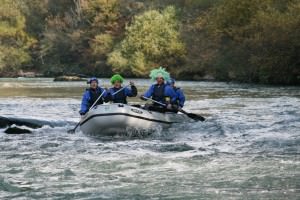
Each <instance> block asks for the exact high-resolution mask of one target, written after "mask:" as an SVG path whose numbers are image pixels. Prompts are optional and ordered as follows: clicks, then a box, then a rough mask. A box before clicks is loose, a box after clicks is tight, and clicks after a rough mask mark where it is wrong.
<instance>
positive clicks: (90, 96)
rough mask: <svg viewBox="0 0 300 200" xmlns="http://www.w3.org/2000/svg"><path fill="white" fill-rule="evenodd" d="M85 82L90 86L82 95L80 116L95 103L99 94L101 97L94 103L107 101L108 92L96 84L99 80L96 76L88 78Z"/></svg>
mask: <svg viewBox="0 0 300 200" xmlns="http://www.w3.org/2000/svg"><path fill="white" fill-rule="evenodd" d="M87 83H88V84H90V88H88V89H86V91H85V92H84V93H83V96H82V101H81V108H80V111H79V114H80V115H81V116H83V115H85V114H86V113H87V112H88V111H89V109H90V107H91V106H92V105H93V104H94V103H95V101H96V100H97V99H98V98H99V96H100V95H101V94H102V96H101V98H100V99H99V100H98V101H97V103H96V104H95V105H99V104H103V102H107V95H108V93H107V91H106V90H105V89H104V88H101V87H99V86H98V84H99V82H98V79H97V78H96V77H92V78H90V79H89V80H88V82H87Z"/></svg>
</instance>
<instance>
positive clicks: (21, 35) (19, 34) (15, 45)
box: [0, 0, 35, 71]
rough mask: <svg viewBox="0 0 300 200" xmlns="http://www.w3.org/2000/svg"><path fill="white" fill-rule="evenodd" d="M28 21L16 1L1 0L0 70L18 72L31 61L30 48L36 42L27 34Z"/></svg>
mask: <svg viewBox="0 0 300 200" xmlns="http://www.w3.org/2000/svg"><path fill="white" fill-rule="evenodd" d="M25 24H26V19H25V16H24V15H23V14H22V13H21V11H20V6H19V4H17V3H16V2H15V1H10V0H1V7H0V52H1V53H0V70H1V71H9V70H17V69H19V68H21V67H22V65H24V64H26V63H28V62H29V61H30V60H31V57H30V55H29V48H30V47H31V46H32V45H33V44H34V43H35V40H34V39H33V38H32V37H30V36H29V35H28V34H27V33H26V32H25V28H26V27H25Z"/></svg>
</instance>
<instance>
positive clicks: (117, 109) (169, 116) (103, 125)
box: [80, 104, 193, 136]
mask: <svg viewBox="0 0 300 200" xmlns="http://www.w3.org/2000/svg"><path fill="white" fill-rule="evenodd" d="M192 121H193V120H192V119H190V118H189V117H188V116H186V115H185V114H177V113H168V112H167V113H160V112H155V111H149V110H145V109H143V108H139V107H135V106H130V105H127V104H107V105H98V106H95V107H94V108H92V109H91V110H90V111H89V112H88V114H87V115H86V116H84V118H83V119H82V120H81V122H80V129H81V131H82V132H83V133H84V134H91V135H106V136H107V135H116V134H124V133H125V134H126V132H127V131H128V129H137V130H151V129H153V128H155V127H161V128H162V129H166V128H169V127H170V126H171V125H172V124H174V123H182V122H192Z"/></svg>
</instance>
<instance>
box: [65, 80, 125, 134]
mask: <svg viewBox="0 0 300 200" xmlns="http://www.w3.org/2000/svg"><path fill="white" fill-rule="evenodd" d="M128 86H129V85H126V86H125V87H123V88H121V89H120V90H118V91H116V92H114V93H113V94H112V95H116V94H117V93H119V92H121V91H122V90H124V89H125V88H126V87H128ZM104 93H105V89H104V90H103V92H102V93H101V95H100V96H99V97H98V98H97V100H96V101H95V102H94V103H93V105H92V106H91V107H90V108H89V111H90V110H91V109H92V108H93V107H94V106H95V104H96V103H97V102H98V101H99V99H100V98H101V97H102V96H103V94H104ZM89 111H88V112H89ZM80 122H81V121H79V122H78V123H77V124H76V126H75V127H74V128H73V129H71V130H69V131H68V132H70V133H74V132H75V130H76V129H77V127H78V126H79V125H80Z"/></svg>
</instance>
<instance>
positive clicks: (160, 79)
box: [141, 67, 177, 112]
mask: <svg viewBox="0 0 300 200" xmlns="http://www.w3.org/2000/svg"><path fill="white" fill-rule="evenodd" d="M149 76H150V78H151V80H152V81H156V83H155V84H153V85H151V86H150V88H149V89H148V91H146V92H145V93H144V95H142V96H141V99H142V100H147V99H146V98H152V99H153V100H155V101H158V102H160V103H162V104H165V105H166V106H163V105H161V104H158V103H155V102H153V103H152V104H150V105H149V104H146V105H145V109H149V110H154V111H158V112H166V111H173V106H172V105H173V104H174V105H176V99H177V95H176V93H175V91H174V90H173V88H172V87H171V86H170V85H167V84H166V83H165V81H168V80H169V79H170V74H169V73H168V72H167V71H166V70H165V69H164V68H162V67H160V68H158V69H153V70H152V71H151V72H150V75H149ZM145 97H146V98H145Z"/></svg>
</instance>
